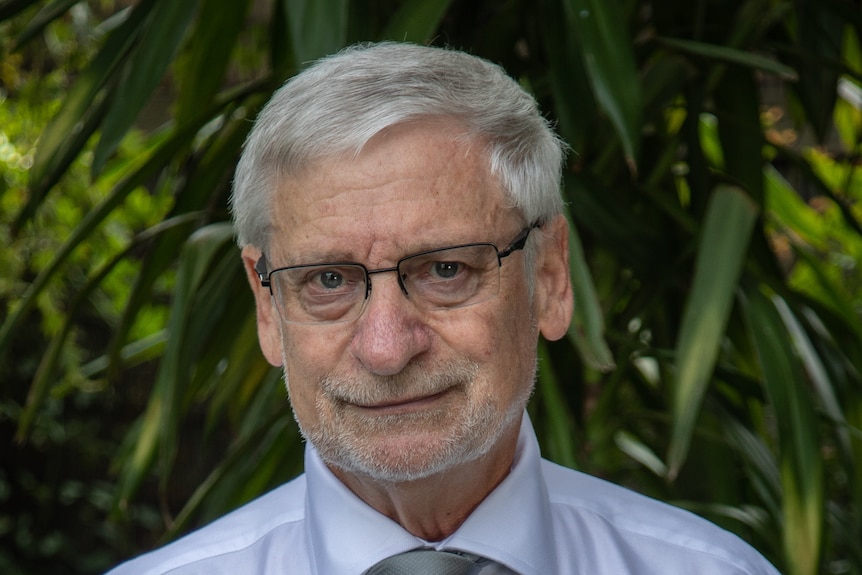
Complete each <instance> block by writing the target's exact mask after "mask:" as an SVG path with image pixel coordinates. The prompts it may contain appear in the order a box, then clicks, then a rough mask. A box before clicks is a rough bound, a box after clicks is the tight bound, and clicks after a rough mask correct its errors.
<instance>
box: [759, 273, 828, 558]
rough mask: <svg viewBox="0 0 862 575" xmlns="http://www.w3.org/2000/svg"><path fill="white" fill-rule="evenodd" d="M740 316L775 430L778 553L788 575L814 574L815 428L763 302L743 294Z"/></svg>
mask: <svg viewBox="0 0 862 575" xmlns="http://www.w3.org/2000/svg"><path fill="white" fill-rule="evenodd" d="M743 302H744V304H745V305H744V306H743V311H744V313H745V317H746V320H747V324H748V329H749V331H750V332H751V337H752V340H753V341H754V346H755V349H756V350H757V356H758V359H759V363H760V368H761V369H762V371H763V381H764V384H765V386H766V390H767V393H768V396H769V400H770V404H771V406H772V408H773V410H774V412H775V421H776V424H777V427H778V439H779V447H780V450H779V451H780V453H779V460H780V469H781V485H782V507H783V512H784V529H783V533H782V535H783V540H784V552H785V555H786V557H787V559H788V567H789V573H790V575H816V574H817V573H818V572H819V566H820V554H821V545H822V542H823V519H824V482H823V460H822V453H821V451H820V445H819V439H818V434H819V424H818V421H817V415H816V413H815V412H814V403H815V402H814V401H812V397H811V394H810V393H809V392H808V389H807V387H806V380H805V375H804V372H803V369H802V366H801V365H800V362H799V359H798V357H797V356H796V353H795V352H794V348H793V344H792V342H791V341H790V337H789V336H788V334H787V332H786V330H785V326H784V322H782V320H781V317H780V315H779V313H778V311H777V310H776V308H775V305H774V304H773V301H770V299H769V298H768V297H766V296H765V295H764V294H762V293H761V292H760V291H759V290H757V289H747V290H746V297H745V298H743Z"/></svg>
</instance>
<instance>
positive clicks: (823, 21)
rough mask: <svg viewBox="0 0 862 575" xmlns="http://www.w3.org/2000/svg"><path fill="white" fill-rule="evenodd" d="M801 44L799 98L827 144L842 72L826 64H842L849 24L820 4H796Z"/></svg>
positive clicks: (797, 27)
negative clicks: (843, 42)
mask: <svg viewBox="0 0 862 575" xmlns="http://www.w3.org/2000/svg"><path fill="white" fill-rule="evenodd" d="M793 5H794V7H795V9H796V33H797V34H798V42H799V48H800V52H799V58H800V62H799V82H798V83H797V84H796V86H795V88H796V91H797V93H798V94H799V100H800V101H801V102H802V105H803V107H804V108H805V112H806V114H807V115H808V119H809V121H810V122H811V126H812V127H813V128H814V131H815V133H816V134H817V137H818V138H819V139H820V140H821V141H823V140H824V139H825V138H826V135H827V132H828V131H829V130H830V129H832V111H833V109H834V108H835V100H836V98H837V91H836V87H837V85H838V78H839V77H840V75H841V74H840V72H839V71H838V70H837V69H835V68H833V67H831V66H826V65H824V62H840V60H841V40H842V37H843V33H844V26H845V21H844V19H843V18H841V17H839V16H838V15H837V14H835V13H834V12H833V11H832V10H831V9H829V7H828V6H827V5H824V3H820V2H794V3H793Z"/></svg>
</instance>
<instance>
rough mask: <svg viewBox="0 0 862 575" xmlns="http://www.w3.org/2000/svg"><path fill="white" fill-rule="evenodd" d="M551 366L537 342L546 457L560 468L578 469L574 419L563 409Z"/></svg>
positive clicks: (560, 393) (543, 347)
mask: <svg viewBox="0 0 862 575" xmlns="http://www.w3.org/2000/svg"><path fill="white" fill-rule="evenodd" d="M550 363H551V362H550V357H549V356H548V353H547V345H546V344H545V342H544V341H541V342H540V343H539V360H538V369H539V378H538V386H539V389H540V391H541V394H542V407H543V411H544V417H542V423H543V425H544V426H545V429H546V430H547V432H546V435H545V438H546V441H547V443H546V448H547V456H548V457H549V458H550V459H551V460H552V461H556V462H557V463H559V464H560V465H565V466H566V467H571V468H572V469H577V468H578V462H577V459H576V457H575V453H577V449H576V448H575V437H576V433H575V429H574V418H573V417H572V414H571V413H570V412H569V411H568V410H567V409H566V402H565V400H564V399H563V395H562V392H561V390H560V383H559V381H558V380H557V376H556V374H555V373H554V370H553V369H552V366H551V364H550Z"/></svg>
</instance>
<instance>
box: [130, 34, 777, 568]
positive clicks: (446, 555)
mask: <svg viewBox="0 0 862 575" xmlns="http://www.w3.org/2000/svg"><path fill="white" fill-rule="evenodd" d="M563 148H564V146H563V145H562V143H561V142H560V141H559V139H558V138H557V137H556V136H555V135H554V133H553V132H552V130H551V129H550V128H549V126H548V124H547V122H546V121H545V120H544V119H543V118H542V116H541V115H540V114H539V112H538V111H537V109H536V105H535V102H534V101H533V99H532V98H531V97H530V96H529V95H527V94H526V93H525V92H524V91H523V90H522V89H521V88H520V87H519V86H518V85H517V83H515V82H514V81H512V80H511V79H510V78H508V77H507V76H506V75H505V73H504V72H503V71H502V70H501V69H500V68H498V67H496V66H494V65H492V64H489V63H488V62H485V61H483V60H481V59H478V58H475V57H473V56H469V55H467V54H464V53H461V52H456V51H450V50H443V49H438V48H426V47H419V46H413V45H407V44H377V45H369V46H360V47H355V48H351V49H348V50H346V51H344V52H342V53H340V54H337V55H335V56H332V57H330V58H326V59H324V60H322V61H320V62H318V63H317V64H315V65H313V66H311V67H310V68H308V69H307V70H306V71H304V72H302V73H301V74H299V75H298V76H296V77H295V78H293V79H291V80H290V81H289V82H288V83H287V84H286V85H285V86H284V87H283V88H281V89H280V90H279V91H278V92H277V93H276V94H275V95H274V96H273V98H272V100H271V101H270V102H269V104H268V105H267V106H266V107H265V109H264V110H263V112H262V113H261V114H260V117H259V118H258V120H257V122H256V125H255V127H254V129H253V131H252V133H251V135H250V136H249V139H248V142H247V143H246V146H245V149H244V152H243V156H242V159H241V160H240V162H239V166H238V168H237V172H236V180H235V190H234V197H233V213H234V216H235V221H236V229H237V234H238V238H239V243H240V246H241V248H242V259H243V262H244V264H245V269H246V271H247V274H248V278H249V281H250V283H251V288H252V291H253V292H254V296H255V299H256V302H257V324H258V331H259V338H260V344H261V348H262V349H263V353H264V355H265V356H266V358H267V360H269V362H270V363H272V364H273V365H280V366H283V369H284V374H285V380H286V382H287V389H288V392H289V396H290V401H291V405H292V407H293V410H294V414H295V416H296V420H297V422H298V423H299V427H300V429H301V430H302V434H303V436H304V437H305V438H306V439H307V440H308V447H307V451H306V458H305V465H306V473H305V474H304V475H302V476H301V477H298V478H297V479H295V480H293V481H291V482H289V483H287V484H286V485H283V486H281V487H279V488H278V489H276V490H275V491H273V492H271V493H269V494H267V495H264V496H263V497H261V498H259V499H257V500H255V501H253V502H251V503H249V504H248V505H246V506H244V507H242V508H241V509H239V510H237V511H234V512H233V513H231V514H229V515H228V516H226V517H224V518H222V519H221V520H219V521H216V522H215V523H213V524H211V525H209V526H207V527H204V528H203V529H201V530H199V531H197V532H195V533H193V534H191V535H189V536H187V537H185V538H183V539H180V540H179V541H177V542H175V543H173V544H171V545H168V546H167V547H165V548H163V549H160V550H157V551H155V552H152V553H150V554H147V555H144V556H142V557H140V558H138V559H136V560H133V561H131V562H129V563H126V564H125V565H123V566H121V567H119V568H118V569H117V571H116V574H117V575H119V574H128V573H135V574H141V575H143V574H151V575H155V574H162V573H170V574H175V575H179V574H190V573H200V574H204V573H205V574H212V573H225V574H257V573H273V574H275V573H278V574H286V573H290V574H318V575H362V574H374V575H383V574H395V573H405V574H407V573H409V574H419V573H451V574H455V573H480V572H481V574H482V575H493V574H512V573H517V574H521V575H548V574H555V573H556V574H590V575H595V574H608V575H623V574H627V573H631V574H634V573H637V574H639V575H642V574H649V573H655V574H659V573H660V574H662V575H668V574H686V575H689V574H692V573H700V574H714V575H718V574H722V575H729V574H737V575H742V574H748V575H754V574H759V575H765V574H774V573H775V570H774V569H773V567H772V566H771V565H769V564H768V563H767V562H766V561H765V560H764V559H763V558H762V557H761V556H760V555H758V554H757V552H755V551H754V550H753V549H752V548H750V547H749V546H748V545H746V544H745V543H743V542H742V541H741V540H739V539H738V538H736V537H735V536H733V535H731V534H729V533H727V532H725V531H722V530H721V529H719V528H717V527H715V526H713V525H711V524H709V523H707V522H706V521H704V520H702V519H700V518H697V517H695V516H693V515H691V514H689V513H687V512H684V511H681V510H678V509H675V508H672V507H669V506H667V505H664V504H662V503H658V502H656V501H653V500H650V499H647V498H645V497H642V496H640V495H636V494H634V493H632V492H629V491H626V490H624V489H622V488H619V487H616V486H613V485H609V484H607V483H605V482H603V481H600V480H598V479H595V478H591V477H588V476H585V475H583V474H580V473H577V472H574V471H571V470H567V469H563V468H561V467H558V466H556V465H554V464H552V463H550V462H548V461H544V460H542V459H541V458H540V455H539V448H538V444H537V441H536V437H535V434H534V432H533V430H532V427H531V424H530V421H529V418H528V417H527V416H526V415H525V406H526V404H527V400H528V399H529V397H530V394H531V392H532V390H533V381H534V377H535V371H536V343H537V340H538V337H539V335H540V334H541V335H543V336H544V337H545V338H548V339H552V340H553V339H557V338H560V337H562V336H563V335H564V334H565V333H566V330H567V329H568V326H569V321H570V316H571V313H572V292H571V286H570V283H569V269H568V247H567V225H566V221H565V219H564V217H563V216H562V215H561V211H562V201H561V198H560V192H559V188H560V168H561V164H562V159H563Z"/></svg>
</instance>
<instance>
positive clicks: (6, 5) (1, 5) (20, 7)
mask: <svg viewBox="0 0 862 575" xmlns="http://www.w3.org/2000/svg"><path fill="white" fill-rule="evenodd" d="M38 3H39V0H0V21H2V20H8V19H9V18H11V17H12V16H15V15H16V14H18V13H19V12H23V11H24V10H26V9H27V8H29V7H30V6H33V5H34V4H38Z"/></svg>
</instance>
